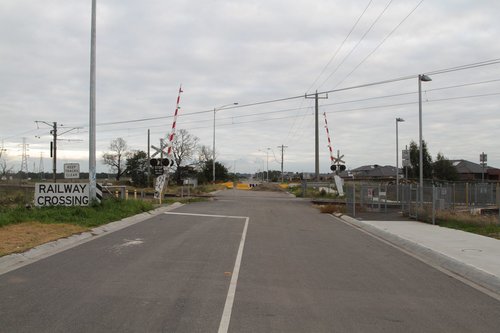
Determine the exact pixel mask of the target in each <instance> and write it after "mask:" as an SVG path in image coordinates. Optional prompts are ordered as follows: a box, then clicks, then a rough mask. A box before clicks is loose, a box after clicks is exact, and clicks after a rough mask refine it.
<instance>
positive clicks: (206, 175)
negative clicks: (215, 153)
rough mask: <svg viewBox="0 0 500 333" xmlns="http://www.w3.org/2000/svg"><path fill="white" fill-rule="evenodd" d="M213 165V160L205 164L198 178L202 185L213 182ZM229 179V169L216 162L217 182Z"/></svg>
mask: <svg viewBox="0 0 500 333" xmlns="http://www.w3.org/2000/svg"><path fill="white" fill-rule="evenodd" d="M212 170H213V163H212V160H207V161H205V163H203V165H202V168H201V172H200V173H199V176H198V182H200V183H208V182H211V181H212V178H213V172H212ZM228 179H229V172H228V170H227V168H226V167H225V166H224V165H223V164H221V163H219V162H217V161H215V181H226V180H228Z"/></svg>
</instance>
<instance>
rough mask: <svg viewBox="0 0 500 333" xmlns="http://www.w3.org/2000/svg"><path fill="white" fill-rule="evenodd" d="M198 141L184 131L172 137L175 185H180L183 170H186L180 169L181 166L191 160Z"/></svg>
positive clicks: (181, 130)
mask: <svg viewBox="0 0 500 333" xmlns="http://www.w3.org/2000/svg"><path fill="white" fill-rule="evenodd" d="M198 141H199V139H198V138H197V137H196V136H194V135H192V134H190V133H189V132H188V131H187V130H185V129H180V130H179V131H178V132H177V133H176V135H175V136H174V140H173V143H172V147H173V157H174V164H175V166H176V170H175V173H174V179H175V180H176V182H177V184H180V183H182V177H183V176H185V175H184V174H183V170H186V168H182V167H181V166H183V164H186V162H187V161H190V160H191V159H192V158H193V156H194V153H195V152H196V148H197V147H198Z"/></svg>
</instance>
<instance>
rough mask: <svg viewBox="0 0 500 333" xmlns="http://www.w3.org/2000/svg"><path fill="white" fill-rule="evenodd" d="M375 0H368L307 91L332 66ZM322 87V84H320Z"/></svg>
mask: <svg viewBox="0 0 500 333" xmlns="http://www.w3.org/2000/svg"><path fill="white" fill-rule="evenodd" d="M372 2H373V0H370V1H368V4H367V5H366V7H365V9H364V10H363V12H362V13H361V15H360V16H359V17H358V19H357V20H356V22H355V23H354V25H353V26H352V28H351V30H350V31H349V33H348V34H347V36H346V37H345V38H344V40H343V41H342V43H341V44H340V45H339V47H338V48H337V50H335V52H334V53H333V55H332V57H331V58H330V60H328V62H327V64H326V65H325V67H323V69H322V70H321V72H320V73H319V75H318V77H316V79H315V80H314V82H313V83H312V84H311V86H310V87H309V88H308V89H307V92H309V91H310V90H311V88H312V87H314V85H315V84H316V82H318V80H319V78H320V77H321V76H322V75H323V74H324V73H325V71H326V69H327V68H328V66H330V64H331V63H332V61H333V59H335V58H336V57H337V54H338V53H339V51H340V50H341V49H342V48H343V47H344V44H345V42H346V41H347V39H349V37H350V36H351V34H352V32H353V31H354V29H356V27H357V26H358V23H359V21H361V18H362V17H363V16H364V15H365V13H366V11H367V10H368V7H370V5H371V4H372ZM320 87H321V86H320Z"/></svg>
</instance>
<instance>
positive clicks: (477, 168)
mask: <svg viewBox="0 0 500 333" xmlns="http://www.w3.org/2000/svg"><path fill="white" fill-rule="evenodd" d="M451 163H452V164H453V166H454V167H455V168H456V169H457V172H458V173H482V172H486V171H487V169H488V167H485V168H484V169H483V167H482V166H481V165H480V164H477V163H474V162H471V161H466V160H451Z"/></svg>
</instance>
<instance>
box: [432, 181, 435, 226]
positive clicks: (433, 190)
mask: <svg viewBox="0 0 500 333" xmlns="http://www.w3.org/2000/svg"><path fill="white" fill-rule="evenodd" d="M435 203H436V187H434V185H432V224H433V225H434V224H436V204H435Z"/></svg>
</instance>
